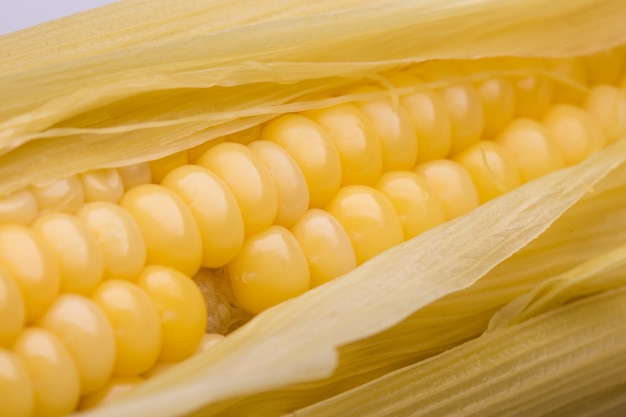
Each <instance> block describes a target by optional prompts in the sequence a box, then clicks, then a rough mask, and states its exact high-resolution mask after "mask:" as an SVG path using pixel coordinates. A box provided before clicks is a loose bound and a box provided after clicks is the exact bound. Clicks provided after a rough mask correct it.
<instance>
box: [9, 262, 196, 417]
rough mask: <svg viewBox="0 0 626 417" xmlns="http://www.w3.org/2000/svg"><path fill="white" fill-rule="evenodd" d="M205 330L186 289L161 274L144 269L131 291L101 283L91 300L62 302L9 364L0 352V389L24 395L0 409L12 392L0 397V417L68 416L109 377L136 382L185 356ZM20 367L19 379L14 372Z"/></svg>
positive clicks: (122, 284) (172, 275)
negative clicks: (159, 364) (13, 387)
mask: <svg viewBox="0 0 626 417" xmlns="http://www.w3.org/2000/svg"><path fill="white" fill-rule="evenodd" d="M18 296H19V294H18ZM205 327H206V311H205V310H204V300H203V299H202V296H201V295H200V293H199V292H198V290H197V288H196V287H195V285H194V283H193V281H191V279H190V278H189V277H187V276H184V275H182V274H181V273H179V272H177V271H175V270H172V269H169V268H164V267H158V266H149V267H147V268H145V270H144V271H143V272H142V274H141V275H140V276H139V277H138V279H137V281H136V283H131V282H128V281H121V280H108V281H105V282H104V283H102V284H101V285H100V286H99V287H98V289H97V290H96V292H95V293H94V295H93V296H92V297H91V298H87V297H85V296H82V295H77V294H62V295H60V296H59V297H57V298H56V300H55V301H54V303H53V305H52V306H51V307H50V308H49V309H48V310H47V311H46V312H45V313H44V314H43V316H42V317H41V318H39V319H38V320H37V321H36V322H35V323H31V326H30V327H27V328H26V329H23V330H21V331H20V332H19V335H18V336H17V338H16V340H15V341H14V342H13V343H12V345H11V351H12V352H13V354H14V356H13V355H12V354H11V353H8V352H11V351H8V350H6V349H4V350H3V349H0V353H4V352H7V353H6V355H5V357H4V358H2V357H0V362H2V361H3V359H4V360H5V362H6V363H5V364H4V365H2V364H1V363H0V366H6V367H11V369H12V371H10V372H9V371H6V370H5V369H2V371H3V372H0V374H1V376H0V386H5V385H7V386H9V385H20V386H21V388H20V389H28V391H29V392H26V393H24V394H23V395H21V396H19V397H16V398H15V399H13V398H12V399H11V401H12V402H13V404H12V405H11V406H6V405H5V404H7V402H8V399H6V401H5V398H4V396H5V394H6V393H11V392H12V391H11V390H6V391H1V390H0V399H2V400H3V401H1V402H0V403H1V404H2V407H0V415H4V414H3V413H4V412H8V413H10V414H8V415H15V416H20V415H25V416H28V415H33V413H34V415H41V416H57V415H65V414H67V413H70V412H72V411H73V410H74V409H75V408H76V405H77V404H78V401H79V399H80V398H81V396H84V395H88V394H93V393H95V392H96V391H99V390H101V389H102V388H103V387H104V386H105V384H106V383H107V381H109V380H110V378H111V377H112V376H135V375H139V374H141V373H144V372H146V371H148V370H149V369H151V368H152V367H153V366H154V365H155V364H156V363H157V362H173V361H180V360H182V359H185V358H187V357H188V356H190V355H192V354H193V353H194V352H195V351H196V349H197V347H198V346H199V345H200V342H201V340H202V335H203V334H204V329H205ZM0 356H2V355H0ZM7 358H8V359H7ZM20 366H23V368H25V370H26V377H24V375H23V374H21V373H19V372H18V371H16V369H18V368H19V367H20ZM26 385H28V387H26ZM21 412H23V413H24V414H20V413H21Z"/></svg>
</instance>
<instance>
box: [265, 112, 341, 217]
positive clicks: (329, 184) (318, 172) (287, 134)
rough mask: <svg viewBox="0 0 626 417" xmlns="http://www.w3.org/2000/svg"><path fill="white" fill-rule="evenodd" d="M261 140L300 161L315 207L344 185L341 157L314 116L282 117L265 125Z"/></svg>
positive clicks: (291, 115)
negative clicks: (272, 144)
mask: <svg viewBox="0 0 626 417" xmlns="http://www.w3.org/2000/svg"><path fill="white" fill-rule="evenodd" d="M261 139H264V140H269V141H272V142H274V143H276V144H278V145H280V146H282V147H283V149H285V150H286V151H287V152H288V153H289V155H291V157H292V158H293V159H294V160H295V161H296V163H297V164H298V166H299V167H300V169H301V170H302V173H303V174H304V178H305V179H306V182H307V184H308V188H309V198H310V206H311V207H318V208H320V207H324V206H325V205H326V203H328V201H330V199H331V198H332V196H333V195H335V193H336V192H337V190H339V187H340V185H341V177H342V172H341V159H340V158H339V153H338V151H337V148H336V147H335V145H334V144H333V142H332V141H331V139H330V138H329V137H328V134H327V133H326V132H325V131H324V130H323V129H322V128H321V127H320V126H319V125H318V124H317V123H315V122H313V121H312V120H311V119H309V118H307V117H304V116H302V115H297V114H288V115H284V116H280V117H278V118H276V119H274V120H272V121H271V122H269V123H268V124H267V125H265V126H264V127H263V130H262V131H261Z"/></svg>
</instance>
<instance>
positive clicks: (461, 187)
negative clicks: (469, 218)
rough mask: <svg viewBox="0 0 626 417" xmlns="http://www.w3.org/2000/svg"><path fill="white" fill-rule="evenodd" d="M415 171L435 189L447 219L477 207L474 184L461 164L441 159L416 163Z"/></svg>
mask: <svg viewBox="0 0 626 417" xmlns="http://www.w3.org/2000/svg"><path fill="white" fill-rule="evenodd" d="M415 172H417V173H418V174H419V175H421V176H422V177H423V178H424V179H425V180H426V182H427V183H428V184H429V185H430V186H431V188H432V189H433V190H434V191H435V193H436V195H437V197H439V200H440V201H441V203H442V204H443V211H444V214H445V216H446V219H447V220H451V219H454V218H455V217H459V216H461V215H463V214H465V213H469V212H470V211H472V210H474V209H475V208H476V207H478V204H479V199H478V192H477V191H476V186H475V185H474V183H473V182H472V178H471V177H470V175H469V173H468V172H467V170H465V168H463V166H461V165H460V164H459V163H457V162H454V161H452V160H447V159H442V160H438V161H430V162H425V163H423V164H421V165H418V166H417V168H416V170H415Z"/></svg>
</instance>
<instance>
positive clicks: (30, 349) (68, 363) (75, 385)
mask: <svg viewBox="0 0 626 417" xmlns="http://www.w3.org/2000/svg"><path fill="white" fill-rule="evenodd" d="M13 351H14V352H15V353H16V354H17V356H18V357H19V358H20V359H21V360H22V362H23V363H24V365H25V366H26V369H27V371H28V374H29V376H30V379H31V381H32V382H33V389H34V397H35V406H34V415H35V416H41V417H61V416H64V415H67V414H69V413H71V412H72V411H74V409H75V408H76V406H77V405H78V399H79V396H80V379H79V376H78V372H77V370H76V366H75V365H74V361H73V360H72V357H71V356H70V354H69V353H68V351H67V349H66V348H65V346H64V345H63V343H61V341H60V340H59V339H57V338H56V337H55V336H54V334H52V333H50V332H49V331H47V330H44V329H39V328H36V327H29V328H27V329H26V330H24V331H23V332H22V333H21V334H20V337H19V338H18V339H17V341H16V342H15V345H14V346H13ZM0 407H1V406H0Z"/></svg>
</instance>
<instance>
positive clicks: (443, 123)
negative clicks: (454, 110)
mask: <svg viewBox="0 0 626 417" xmlns="http://www.w3.org/2000/svg"><path fill="white" fill-rule="evenodd" d="M389 81H391V83H392V84H393V85H394V87H396V88H404V87H415V86H417V85H420V84H423V82H422V81H421V80H419V79H417V78H415V77H412V76H410V75H408V74H400V73H399V74H393V75H390V76H389ZM400 103H401V104H402V107H404V109H405V110H406V111H407V113H408V115H409V120H410V121H411V125H412V126H413V130H414V131H415V136H416V137H417V160H418V162H419V161H429V160H432V159H440V158H445V157H446V156H448V154H449V153H450V147H451V146H452V125H451V124H450V116H449V115H448V111H447V110H446V104H445V103H444V101H443V99H442V98H441V96H440V95H439V94H437V93H436V92H435V91H430V90H425V91H417V92H413V93H409V94H405V95H402V96H401V98H400Z"/></svg>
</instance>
